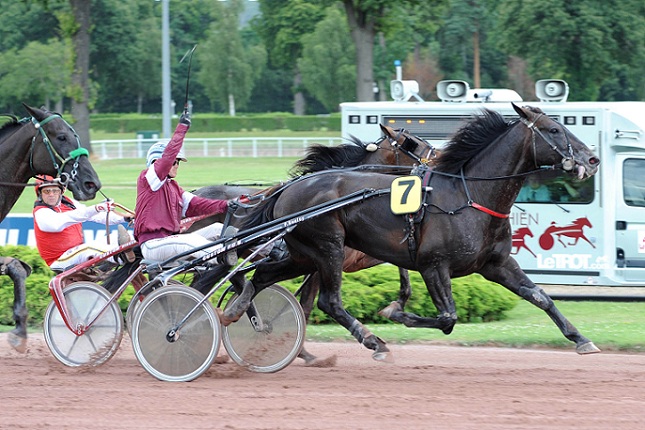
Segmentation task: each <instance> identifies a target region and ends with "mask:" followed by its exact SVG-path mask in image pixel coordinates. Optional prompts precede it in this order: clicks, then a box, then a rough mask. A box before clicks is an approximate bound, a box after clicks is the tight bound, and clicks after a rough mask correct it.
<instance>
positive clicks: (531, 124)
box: [520, 113, 575, 171]
mask: <svg viewBox="0 0 645 430" xmlns="http://www.w3.org/2000/svg"><path fill="white" fill-rule="evenodd" d="M543 115H544V113H539V114H538V116H537V117H535V119H534V120H533V121H529V120H527V119H526V118H520V121H521V122H522V124H524V125H526V126H527V127H528V129H529V130H531V143H532V145H533V160H534V162H535V167H538V165H537V149H536V142H535V135H536V134H537V135H538V136H540V137H541V138H542V140H544V142H546V144H547V145H549V146H550V147H551V149H553V150H554V151H555V152H557V153H558V154H559V155H560V156H561V157H562V169H563V170H566V171H570V170H573V168H574V166H575V162H574V160H573V147H572V146H571V142H569V135H568V134H567V132H566V129H564V138H565V140H566V142H567V148H566V149H567V152H568V153H569V154H568V155H567V154H565V153H564V152H562V150H561V149H560V148H559V147H558V145H556V144H555V143H554V142H553V141H551V140H550V139H547V137H546V136H545V135H544V133H542V132H541V131H540V129H539V128H537V127H536V126H535V123H537V122H538V120H539V119H540V118H541V117H542V116H543ZM553 121H555V120H553Z"/></svg>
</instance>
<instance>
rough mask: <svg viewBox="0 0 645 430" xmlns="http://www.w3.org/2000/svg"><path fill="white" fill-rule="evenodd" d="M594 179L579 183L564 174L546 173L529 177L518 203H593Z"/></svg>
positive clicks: (518, 197)
mask: <svg viewBox="0 0 645 430" xmlns="http://www.w3.org/2000/svg"><path fill="white" fill-rule="evenodd" d="M593 189H594V179H593V178H589V179H587V180H585V181H579V180H578V179H576V178H575V177H572V176H570V175H563V174H562V172H556V171H545V172H540V173H536V174H534V175H531V176H529V177H528V178H527V179H526V182H525V183H524V186H523V187H522V189H521V190H520V194H519V195H518V196H517V199H516V201H517V202H518V203H591V201H592V200H593V195H594V193H593Z"/></svg>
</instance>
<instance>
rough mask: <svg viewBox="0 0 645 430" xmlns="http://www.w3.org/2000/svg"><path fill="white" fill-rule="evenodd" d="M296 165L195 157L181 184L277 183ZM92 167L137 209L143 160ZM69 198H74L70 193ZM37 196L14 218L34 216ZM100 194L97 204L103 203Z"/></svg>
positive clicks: (287, 160) (23, 200)
mask: <svg viewBox="0 0 645 430" xmlns="http://www.w3.org/2000/svg"><path fill="white" fill-rule="evenodd" d="M295 161H296V158H294V157H283V158H278V157H262V158H222V157H212V158H197V157H192V158H191V159H190V160H189V161H188V163H182V164H181V166H180V167H179V173H178V175H177V181H178V182H179V184H180V185H181V186H182V187H183V188H184V189H185V190H192V189H195V188H199V187H202V186H206V185H216V184H223V183H225V182H229V183H240V184H244V183H277V182H280V181H282V180H285V179H288V175H287V172H288V170H289V169H290V168H291V166H293V163H294V162H295ZM92 165H93V166H94V169H95V170H96V172H97V173H98V175H99V178H100V179H101V183H102V189H101V191H102V192H103V193H104V194H105V195H106V196H107V197H109V198H111V199H113V200H114V201H116V202H118V203H120V204H122V205H124V206H126V207H128V208H130V209H134V204H135V201H136V195H137V192H136V181H137V177H138V176H139V173H140V172H141V170H142V169H143V168H145V161H144V160H143V159H130V158H125V159H120V160H93V161H92ZM68 195H71V194H70V193H69V192H68ZM34 199H35V194H34V191H33V188H32V187H27V188H26V189H25V192H23V193H22V195H21V196H20V199H19V200H18V202H17V203H16V205H15V206H14V207H13V209H12V210H11V213H12V214H17V213H31V211H32V209H33V206H34ZM103 199H104V197H103V195H101V194H100V193H99V194H98V195H97V198H96V199H95V200H93V201H90V202H87V203H86V204H88V205H90V204H94V203H98V202H100V201H101V200H103Z"/></svg>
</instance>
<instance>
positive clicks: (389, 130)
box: [379, 124, 394, 137]
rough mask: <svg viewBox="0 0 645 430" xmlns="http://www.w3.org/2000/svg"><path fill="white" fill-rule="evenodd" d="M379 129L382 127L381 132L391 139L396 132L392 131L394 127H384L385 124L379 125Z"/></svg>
mask: <svg viewBox="0 0 645 430" xmlns="http://www.w3.org/2000/svg"><path fill="white" fill-rule="evenodd" d="M379 127H381V131H382V132H383V133H385V134H386V135H388V136H390V137H392V136H393V135H394V130H392V127H388V126H387V125H383V124H379Z"/></svg>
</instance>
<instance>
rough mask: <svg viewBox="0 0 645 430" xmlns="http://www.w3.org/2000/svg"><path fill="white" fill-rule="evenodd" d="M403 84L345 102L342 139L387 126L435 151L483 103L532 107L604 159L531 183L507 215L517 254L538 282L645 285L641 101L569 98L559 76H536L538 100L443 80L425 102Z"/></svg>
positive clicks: (501, 108) (369, 135)
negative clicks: (382, 97)
mask: <svg viewBox="0 0 645 430" xmlns="http://www.w3.org/2000/svg"><path fill="white" fill-rule="evenodd" d="M407 83H409V81H393V85H392V88H393V89H396V94H397V98H398V99H399V100H396V101H391V102H366V103H342V104H341V112H342V133H343V137H349V135H353V136H356V137H358V138H359V139H361V140H364V141H372V140H374V136H376V135H378V134H379V133H380V129H379V125H378V124H379V123H383V124H387V125H390V126H393V127H394V128H405V129H407V130H408V131H410V132H411V133H413V134H416V135H418V136H420V137H423V138H424V139H426V140H427V141H428V142H430V143H431V144H432V145H434V146H436V147H437V148H441V146H442V145H443V144H444V143H445V142H446V141H448V140H449V138H450V136H451V135H452V134H453V133H454V132H455V131H456V130H457V129H458V128H459V127H460V126H461V125H462V124H463V123H464V121H466V120H468V119H469V118H470V117H471V116H472V115H474V114H477V112H478V111H479V110H481V109H482V108H487V109H492V110H496V111H498V112H500V113H501V114H502V115H504V116H505V117H506V118H508V119H513V118H516V114H515V112H514V111H513V108H512V106H511V103H510V102H511V101H513V102H516V103H518V104H522V105H524V104H526V105H531V106H537V107H539V108H541V109H542V110H543V111H544V112H545V113H546V114H547V115H549V116H550V117H552V118H554V119H556V120H558V121H560V122H561V123H562V124H564V125H565V126H566V127H567V128H568V129H569V130H571V132H572V133H574V134H575V135H576V136H577V137H578V138H580V139H581V140H582V141H583V142H585V143H586V144H587V145H588V146H589V147H590V148H591V149H592V150H593V151H594V152H595V153H596V154H597V155H598V157H599V158H600V160H601V165H600V171H599V172H598V173H597V174H596V175H595V176H594V177H592V178H591V179H588V180H587V181H584V182H579V181H577V180H576V179H573V178H571V177H569V176H568V175H564V174H563V172H542V173H540V174H538V175H536V177H535V179H536V181H534V180H531V181H529V180H527V182H526V183H525V185H524V187H523V189H522V191H521V192H520V195H519V196H518V199H517V200H516V204H515V206H514V207H513V210H512V213H511V217H510V222H511V228H512V230H513V249H512V254H513V256H514V257H515V258H516V259H517V261H518V262H519V264H520V266H521V267H522V268H523V269H524V271H525V272H526V273H527V274H528V275H529V277H531V279H532V280H533V281H534V282H536V283H539V284H554V285H558V284H566V285H601V286H639V287H642V286H645V102H567V101H566V98H567V95H568V86H567V84H566V83H565V82H564V81H560V80H542V81H538V83H537V86H536V94H537V95H538V98H539V99H540V100H539V101H536V102H523V101H522V100H521V98H520V97H519V96H518V95H517V93H515V92H513V91H510V90H501V91H500V90H495V89H470V88H468V85H467V84H466V83H465V82H463V81H442V82H440V83H439V85H438V86H437V93H438V95H439V97H440V98H441V99H442V101H439V102H425V101H421V100H420V98H419V97H418V96H416V94H412V95H410V94H409V93H408V94H406V92H405V90H404V89H405V87H406V85H407ZM412 88H415V87H414V86H412ZM413 98H414V99H416V101H410V100H412V99H413ZM529 182H531V184H529ZM436 216H443V215H436Z"/></svg>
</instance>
